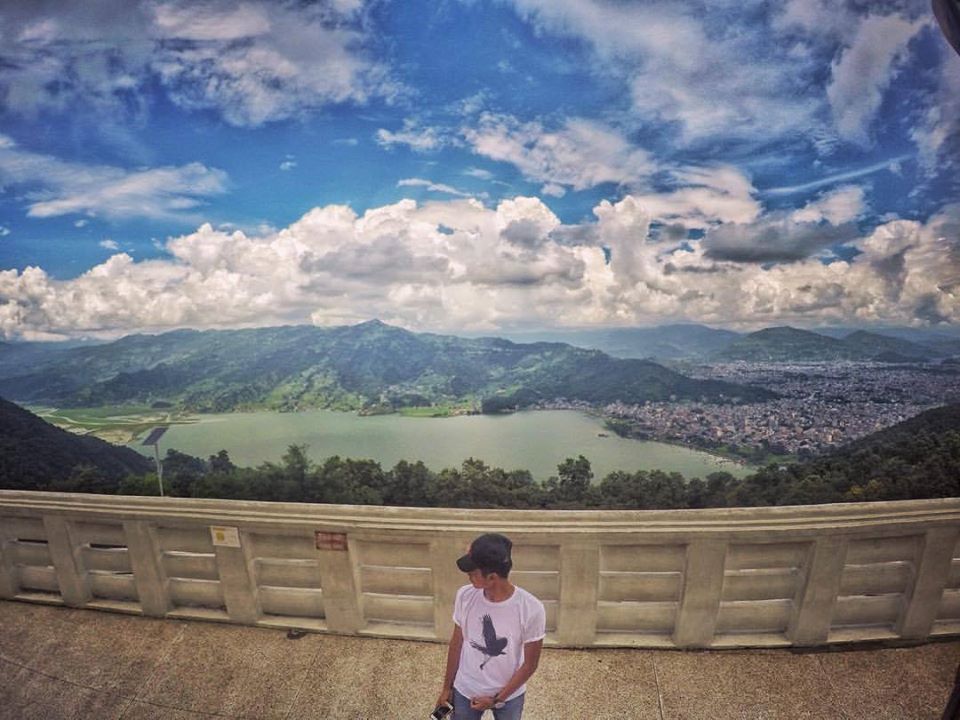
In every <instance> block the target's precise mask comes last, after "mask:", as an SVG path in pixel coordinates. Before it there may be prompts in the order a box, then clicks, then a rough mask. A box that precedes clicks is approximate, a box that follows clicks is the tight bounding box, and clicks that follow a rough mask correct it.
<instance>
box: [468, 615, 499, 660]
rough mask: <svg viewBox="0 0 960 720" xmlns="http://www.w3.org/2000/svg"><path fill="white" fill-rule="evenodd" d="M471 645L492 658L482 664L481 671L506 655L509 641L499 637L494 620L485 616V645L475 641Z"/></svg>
mask: <svg viewBox="0 0 960 720" xmlns="http://www.w3.org/2000/svg"><path fill="white" fill-rule="evenodd" d="M470 644H471V645H472V646H473V647H474V649H476V650H479V651H480V652H482V653H483V654H484V655H489V656H490V657H488V658H487V659H486V660H484V661H483V662H482V663H480V669H481V670H483V666H484V665H486V664H487V663H488V662H490V660H491V659H493V658H495V657H496V656H497V655H505V654H506V653H504V648H506V647H507V639H506V638H505V637H497V629H496V628H495V627H494V626H493V619H492V618H491V617H490V616H489V615H484V616H483V645H481V644H480V643H477V642H474V641H473V640H471V641H470Z"/></svg>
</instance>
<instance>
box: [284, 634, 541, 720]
mask: <svg viewBox="0 0 960 720" xmlns="http://www.w3.org/2000/svg"><path fill="white" fill-rule="evenodd" d="M320 640H321V642H320V644H319V652H318V654H317V656H316V657H315V658H314V662H313V666H312V669H311V671H310V673H309V675H308V679H307V682H306V683H305V684H304V686H303V689H302V690H301V691H300V694H299V695H298V696H297V700H296V703H295V704H294V706H293V708H291V712H290V717H291V718H297V720H301V719H304V720H305V719H307V718H317V719H318V720H328V719H329V718H344V719H345V718H363V719H367V718H376V719H377V720H388V719H390V718H396V719H399V720H406V719H407V718H425V717H427V716H428V715H429V714H430V711H431V710H433V702H434V700H436V698H437V695H438V694H439V692H440V685H441V683H442V682H443V670H444V666H445V663H446V658H447V648H446V646H445V645H441V644H439V643H427V642H413V641H395V640H377V639H373V638H356V637H336V636H324V637H321V638H320ZM524 717H526V714H525V715H524Z"/></svg>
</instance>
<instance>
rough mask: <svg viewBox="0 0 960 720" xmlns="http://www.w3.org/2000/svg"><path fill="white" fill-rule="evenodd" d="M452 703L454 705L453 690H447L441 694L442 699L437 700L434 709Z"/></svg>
mask: <svg viewBox="0 0 960 720" xmlns="http://www.w3.org/2000/svg"><path fill="white" fill-rule="evenodd" d="M447 703H450V704H451V705H453V688H446V689H445V690H443V691H441V692H440V697H438V698H437V702H436V703H434V705H433V706H434V707H440V706H441V705H446V704H447Z"/></svg>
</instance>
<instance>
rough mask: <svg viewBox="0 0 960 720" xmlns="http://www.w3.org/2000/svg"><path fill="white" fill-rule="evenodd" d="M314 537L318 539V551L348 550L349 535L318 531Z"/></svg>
mask: <svg viewBox="0 0 960 720" xmlns="http://www.w3.org/2000/svg"><path fill="white" fill-rule="evenodd" d="M314 535H315V536H316V538H317V550H343V551H345V550H346V549H347V534H346V533H335V532H323V531H322V530H317V531H316V532H315V533H314Z"/></svg>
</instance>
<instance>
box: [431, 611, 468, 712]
mask: <svg viewBox="0 0 960 720" xmlns="http://www.w3.org/2000/svg"><path fill="white" fill-rule="evenodd" d="M462 647H463V631H462V630H461V629H460V626H459V625H457V624H456V623H454V625H453V634H452V635H450V646H449V647H448V648H447V669H446V672H444V674H443V688H442V689H441V690H440V697H438V698H437V705H443V704H444V703H445V702H453V681H454V680H455V679H456V677H457V669H458V668H459V667H460V650H461V648H462Z"/></svg>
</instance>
